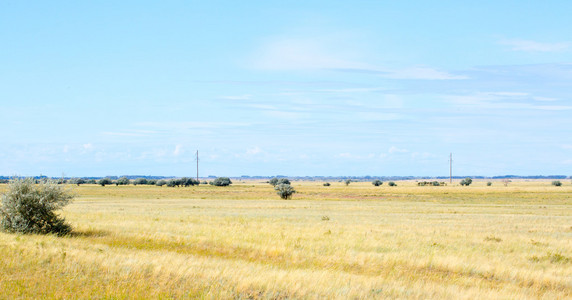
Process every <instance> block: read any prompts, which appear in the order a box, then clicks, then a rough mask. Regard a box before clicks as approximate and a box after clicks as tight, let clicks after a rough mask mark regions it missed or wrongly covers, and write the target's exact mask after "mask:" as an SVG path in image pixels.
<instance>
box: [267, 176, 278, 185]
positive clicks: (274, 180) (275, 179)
mask: <svg viewBox="0 0 572 300" xmlns="http://www.w3.org/2000/svg"><path fill="white" fill-rule="evenodd" d="M268 183H270V185H271V186H276V185H277V184H278V178H276V177H274V178H272V179H270V180H269V181H268Z"/></svg>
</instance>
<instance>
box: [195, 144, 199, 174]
mask: <svg viewBox="0 0 572 300" xmlns="http://www.w3.org/2000/svg"><path fill="white" fill-rule="evenodd" d="M196 160H197V181H199V150H197V158H196Z"/></svg>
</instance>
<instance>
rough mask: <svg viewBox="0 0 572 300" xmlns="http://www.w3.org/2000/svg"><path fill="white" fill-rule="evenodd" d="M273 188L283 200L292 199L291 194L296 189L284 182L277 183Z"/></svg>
mask: <svg viewBox="0 0 572 300" xmlns="http://www.w3.org/2000/svg"><path fill="white" fill-rule="evenodd" d="M274 189H275V190H276V194H278V196H280V198H282V199H284V200H287V199H292V195H293V194H294V193H296V190H294V188H293V187H292V186H291V185H289V184H285V183H281V184H277V185H276V186H275V187H274Z"/></svg>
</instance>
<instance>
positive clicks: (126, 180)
mask: <svg viewBox="0 0 572 300" xmlns="http://www.w3.org/2000/svg"><path fill="white" fill-rule="evenodd" d="M115 184H117V185H128V184H129V178H127V177H125V176H123V177H121V178H119V179H117V181H115Z"/></svg>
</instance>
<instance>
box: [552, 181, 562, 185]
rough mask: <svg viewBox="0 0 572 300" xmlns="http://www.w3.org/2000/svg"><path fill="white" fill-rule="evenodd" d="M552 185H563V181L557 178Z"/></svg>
mask: <svg viewBox="0 0 572 300" xmlns="http://www.w3.org/2000/svg"><path fill="white" fill-rule="evenodd" d="M552 185H553V186H562V182H560V181H559V180H555V181H552Z"/></svg>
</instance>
